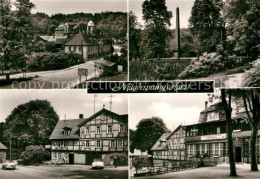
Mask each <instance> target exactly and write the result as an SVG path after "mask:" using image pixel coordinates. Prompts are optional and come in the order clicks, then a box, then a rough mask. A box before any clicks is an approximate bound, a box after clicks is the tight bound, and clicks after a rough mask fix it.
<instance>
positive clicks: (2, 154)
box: [0, 142, 7, 163]
mask: <svg viewBox="0 0 260 179" xmlns="http://www.w3.org/2000/svg"><path fill="white" fill-rule="evenodd" d="M6 151H7V148H6V146H4V144H2V143H1V142H0V163H2V162H5V161H6Z"/></svg>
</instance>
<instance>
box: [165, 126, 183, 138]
mask: <svg viewBox="0 0 260 179" xmlns="http://www.w3.org/2000/svg"><path fill="white" fill-rule="evenodd" d="M181 127H183V126H182V125H179V126H178V127H177V128H176V129H175V130H174V131H173V132H171V133H170V135H169V136H168V137H167V138H166V140H168V139H169V138H170V137H171V136H172V135H173V134H174V133H175V132H177V131H178V130H179V129H180V128H181Z"/></svg>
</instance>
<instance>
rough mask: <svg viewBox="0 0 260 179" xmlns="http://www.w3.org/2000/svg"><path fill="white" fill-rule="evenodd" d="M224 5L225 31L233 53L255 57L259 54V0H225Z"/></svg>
mask: <svg viewBox="0 0 260 179" xmlns="http://www.w3.org/2000/svg"><path fill="white" fill-rule="evenodd" d="M225 7H226V9H225V11H224V12H225V21H226V24H227V33H228V35H229V36H230V38H229V39H230V43H231V44H232V45H233V46H234V49H233V50H234V52H235V54H237V55H249V56H251V57H252V58H253V59H256V58H257V57H258V56H259V54H260V48H259V43H260V39H259V29H260V19H259V14H260V1H259V0H227V2H226V6H225Z"/></svg>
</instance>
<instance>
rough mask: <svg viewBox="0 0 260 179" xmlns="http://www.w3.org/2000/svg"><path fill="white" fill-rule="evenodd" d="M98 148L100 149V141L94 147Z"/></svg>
mask: <svg viewBox="0 0 260 179" xmlns="http://www.w3.org/2000/svg"><path fill="white" fill-rule="evenodd" d="M96 146H97V147H98V148H100V147H101V143H100V140H98V141H97V145H96Z"/></svg>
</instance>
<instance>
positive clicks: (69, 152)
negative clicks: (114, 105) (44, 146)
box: [50, 109, 128, 165]
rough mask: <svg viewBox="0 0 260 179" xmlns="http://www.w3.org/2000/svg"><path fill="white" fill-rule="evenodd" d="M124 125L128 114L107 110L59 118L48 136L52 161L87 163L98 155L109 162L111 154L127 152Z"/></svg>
mask: <svg viewBox="0 0 260 179" xmlns="http://www.w3.org/2000/svg"><path fill="white" fill-rule="evenodd" d="M81 117H82V116H81ZM127 124H128V115H119V114H116V113H114V112H111V111H109V110H106V109H102V110H100V111H98V112H97V113H95V114H94V115H92V116H91V117H89V118H80V119H74V120H63V121H62V120H61V121H59V122H58V124H57V125H56V127H55V129H54V131H53V133H52V135H51V137H50V140H51V141H52V147H51V148H52V160H61V161H62V162H64V163H71V164H73V163H78V164H87V165H89V164H91V163H92V162H93V160H94V159H95V158H100V159H102V160H103V161H104V163H105V164H106V165H110V164H111V159H110V156H111V154H115V153H127V151H128V125H127Z"/></svg>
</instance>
